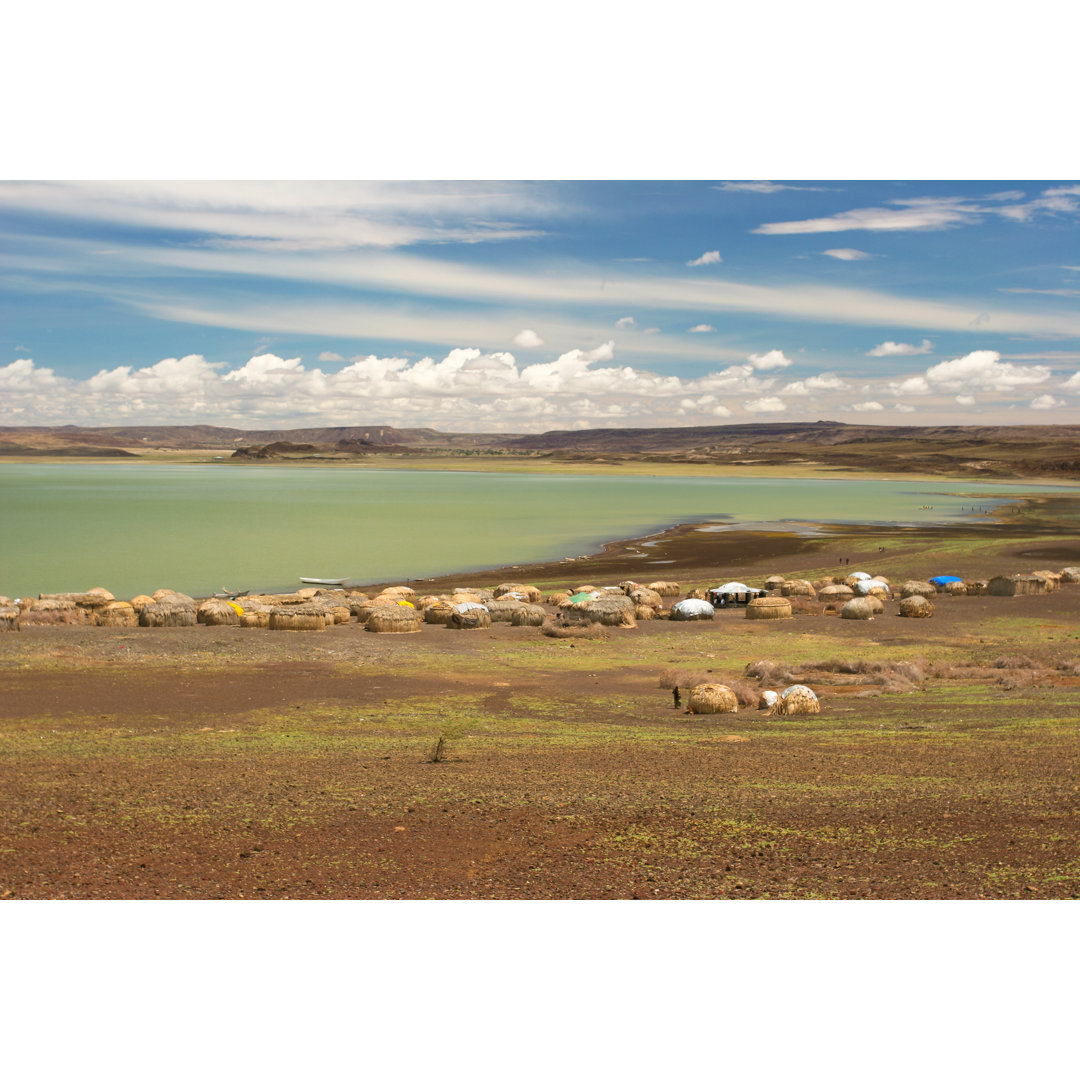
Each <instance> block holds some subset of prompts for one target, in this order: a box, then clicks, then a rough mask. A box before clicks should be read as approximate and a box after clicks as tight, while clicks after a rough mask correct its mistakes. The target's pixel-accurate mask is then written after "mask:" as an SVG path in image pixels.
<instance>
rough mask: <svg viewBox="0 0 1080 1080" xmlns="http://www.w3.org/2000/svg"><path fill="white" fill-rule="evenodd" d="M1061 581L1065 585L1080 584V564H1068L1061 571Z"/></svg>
mask: <svg viewBox="0 0 1080 1080" xmlns="http://www.w3.org/2000/svg"><path fill="white" fill-rule="evenodd" d="M1061 581H1062V583H1063V584H1065V585H1076V584H1080V566H1066V567H1065V568H1064V569H1063V570H1062V571H1061Z"/></svg>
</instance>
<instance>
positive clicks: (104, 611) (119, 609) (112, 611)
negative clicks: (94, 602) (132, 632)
mask: <svg viewBox="0 0 1080 1080" xmlns="http://www.w3.org/2000/svg"><path fill="white" fill-rule="evenodd" d="M94 622H95V623H96V624H97V625H98V626H123V627H131V626H138V625H139V613H138V612H137V611H136V610H135V609H134V608H133V607H132V606H131V605H130V604H128V603H126V602H125V601H123V600H113V601H112V602H111V603H109V604H106V605H105V606H104V607H103V608H99V609H98V611H97V612H96V613H95V615H94Z"/></svg>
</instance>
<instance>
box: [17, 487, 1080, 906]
mask: <svg viewBox="0 0 1080 1080" xmlns="http://www.w3.org/2000/svg"><path fill="white" fill-rule="evenodd" d="M1050 509H1052V508H1050V507H1049V506H1048V504H1044V505H1043V507H1042V511H1041V513H1039V514H1034V515H1031V516H1028V517H1026V518H1024V519H1022V520H1018V521H1017V522H1015V523H1014V522H1009V521H1002V522H998V523H996V524H995V525H987V526H983V527H981V528H980V527H975V526H972V527H970V528H957V529H925V530H916V529H913V530H876V529H874V528H873V527H866V528H862V529H841V528H839V527H836V528H832V529H829V528H823V527H822V528H818V529H813V530H808V531H804V532H802V533H783V532H767V533H766V532H754V531H741V530H730V531H719V532H718V531H706V530H703V529H701V528H700V527H686V528H682V529H677V530H673V531H671V532H669V533H666V534H664V535H662V536H659V537H652V538H648V539H647V540H646V541H644V542H643V541H627V542H622V543H620V544H615V545H609V546H608V548H607V549H606V550H605V551H604V552H602V553H600V554H598V555H596V556H590V557H588V558H585V559H580V560H574V561H573V562H566V563H559V564H553V565H548V566H532V567H520V566H519V567H513V568H506V569H504V570H502V571H494V572H489V573H485V574H481V575H475V574H473V575H468V576H466V577H457V578H455V577H448V578H444V579H440V580H439V581H432V582H428V583H424V587H425V588H426V587H428V586H430V587H431V590H432V591H433V592H442V591H445V590H447V589H449V588H451V587H453V586H455V585H469V584H476V585H494V584H497V583H498V582H500V581H523V582H526V583H535V584H538V585H541V586H544V587H545V588H549V587H550V588H555V587H557V586H562V585H572V584H584V583H588V584H595V585H609V584H616V583H618V582H620V581H622V580H625V579H627V578H634V579H635V580H638V581H640V582H642V583H644V584H648V583H649V582H650V581H653V580H655V579H659V578H664V579H674V580H677V581H679V582H680V585H681V586H682V588H683V590H684V591H686V590H689V589H691V588H693V587H696V586H700V585H714V584H717V583H718V582H719V581H723V580H729V579H732V578H735V579H739V580H748V581H754V580H757V581H760V580H761V579H762V578H763V577H764V576H765V575H767V574H771V573H780V574H784V575H785V576H788V577H798V578H810V579H813V578H820V577H823V576H825V575H830V574H832V575H842V574H845V573H847V572H849V571H850V570H854V569H862V570H866V571H871V572H876V573H881V574H884V575H886V576H888V577H889V578H890V580H891V581H892V582H893V584H894V585H899V584H901V583H902V582H903V581H905V580H907V579H908V578H918V579H926V578H928V577H930V576H932V575H934V574H938V573H956V574H959V575H961V576H963V577H964V578H966V579H967V578H971V579H974V578H988V577H990V576H993V575H995V574H999V573H1009V572H1015V571H1030V570H1036V569H1039V570H1043V569H1050V570H1059V569H1061V567H1063V566H1067V565H1076V564H1080V539H1078V538H1077V535H1076V533H1075V531H1074V530H1073V529H1072V528H1071V524H1070V522H1069V521H1068V520H1066V519H1064V518H1062V517H1061V516H1060V515H1055V514H1053V513H1050V512H1049V511H1050ZM645 544H647V545H648V546H644V545H645ZM643 551H644V553H645V554H644V557H642V552H643ZM934 603H935V612H934V615H933V617H932V618H929V619H908V618H900V617H898V616H897V614H896V605H895V604H894V603H892V602H887V603H886V606H885V611H884V613H883V614H880V615H878V616H877V617H876V618H875V619H874V620H872V621H869V622H861V621H849V620H845V619H840V618H837V617H836V616H835V615H826V614H821V613H812V612H815V611H816V608H815V606H814V605H807V612H808V613H806V614H796V615H795V616H794V617H793V618H792V619H783V620H770V621H760V622H759V621H751V620H747V619H746V618H745V612H744V611H743V609H738V608H736V609H729V610H722V611H720V612H718V614H717V617H716V618H715V619H714V620H712V621H709V622H691V623H678V622H671V621H668V620H666V619H655V620H650V621H642V622H640V623H639V624H638V626H637V627H636V628H635V629H606V628H599V627H598V628H595V629H594V630H593V631H592V632H591V633H590V634H589V635H587V636H581V637H573V638H553V637H548V636H545V635H544V634H543V633H541V632H540V631H539V630H538V629H537V628H535V627H532V628H528V627H513V626H510V625H509V624H505V623H497V624H495V625H494V626H492V627H491V628H490V629H484V630H475V631H452V630H447V629H445V628H444V627H442V626H436V625H425V626H424V627H423V629H422V631H421V632H419V633H413V634H404V635H392V634H374V633H369V632H367V631H366V630H365V629H364V628H363V626H361V625H359V624H357V623H356V622H352V623H350V624H347V625H341V626H337V627H331V628H328V629H327V630H326V631H325V632H322V633H288V632H281V631H266V630H255V629H241V628H235V627H209V626H198V627H192V628H160V629H113V628H104V627H100V628H91V627H27V628H25V629H23V630H22V631H21V632H18V633H3V634H0V786H2V789H3V791H4V796H3V799H2V803H0V812H2V816H0V894H2V895H3V896H4V897H5V898H27V899H36V898H52V897H55V898H87V899H89V898H241V897H243V898H302V899H314V898H339V899H340V898H357V899H373V898H425V897H429V898H447V899H449V898H522V899H548V898H562V899H567V898H582V899H587V898H592V899H595V898H626V899H630V898H636V899H673V898H696V899H719V898H765V897H768V898H856V897H867V898H912V899H941V898H1025V899H1031V898H1063V897H1073V898H1075V897H1077V896H1080V814H1078V809H1080V780H1078V779H1077V778H1078V777H1080V585H1068V584H1065V585H1061V586H1060V587H1059V588H1058V589H1056V590H1054V591H1053V592H1051V593H1049V594H1047V595H1039V596H1015V597H999V596H988V595H978V596H955V597H953V596H938V597H936V598H935V599H934ZM748 668H749V671H748ZM706 675H707V676H708V678H709V679H710V680H715V681H717V682H721V683H725V684H727V685H730V686H732V687H734V688H736V689H737V690H738V692H739V694H740V696H741V698H743V699H744V701H745V702H747V703H746V704H744V705H743V707H741V708H740V710H739V711H738V712H737V713H733V714H723V715H715V716H693V715H689V714H687V713H686V712H685V710H684V707H683V706H679V707H676V706H675V704H674V700H673V694H672V690H671V688H670V684H671V683H673V682H675V683H677V682H679V681H680V680H681V679H682V681H684V682H687V681H689V682H692V681H694V677H703V676H706ZM684 676H685V678H684ZM790 682H802V683H805V684H807V685H809V686H811V687H812V688H813V689H814V690H815V691H816V693H817V694H818V696H819V698H820V701H821V706H822V708H821V712H820V713H818V714H815V715H803V716H792V717H781V716H768V715H766V714H765V713H764V712H762V711H760V710H758V709H756V708H754V707H753V705H752V704H750V703H749V702H750V701H751V700H752V699H753V698H754V697H756V694H757V692H758V691H759V690H760V689H764V688H766V687H777V688H779V687H781V686H783V685H787V684H789V683H790ZM662 684H664V686H662ZM665 686H666V688H665ZM440 738H441V739H442V748H441V751H440V754H439V755H438V756H439V757H440V758H441V760H439V761H432V760H431V758H432V757H433V756H436V755H435V754H434V753H433V751H434V748H435V745H436V743H437V742H438V741H439V739H440Z"/></svg>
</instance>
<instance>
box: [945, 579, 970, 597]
mask: <svg viewBox="0 0 1080 1080" xmlns="http://www.w3.org/2000/svg"><path fill="white" fill-rule="evenodd" d="M942 592H944V594H945V595H946V596H967V594H968V587H967V584H966V583H965V582H963V581H950V582H949V584H948V585H946V586H945V588H944V589H942Z"/></svg>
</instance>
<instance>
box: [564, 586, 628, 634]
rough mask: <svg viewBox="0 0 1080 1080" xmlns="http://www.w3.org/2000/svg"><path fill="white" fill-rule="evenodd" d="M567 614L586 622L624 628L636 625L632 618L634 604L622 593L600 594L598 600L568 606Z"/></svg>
mask: <svg viewBox="0 0 1080 1080" xmlns="http://www.w3.org/2000/svg"><path fill="white" fill-rule="evenodd" d="M567 614H569V615H571V616H572V617H573V618H581V619H584V620H585V621H586V622H592V623H599V624H600V625H601V626H615V627H619V628H620V629H624V630H633V629H634V627H636V626H637V622H636V621H635V620H634V604H633V602H632V601H631V599H630V598H629V597H628V596H623V595H622V593H619V594H618V595H614V596H601V597H600V598H599V599H598V600H586V601H585V602H584V603H581V604H577V605H575V606H574V607H573V608H570V609H569V610H568V612H567Z"/></svg>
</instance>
